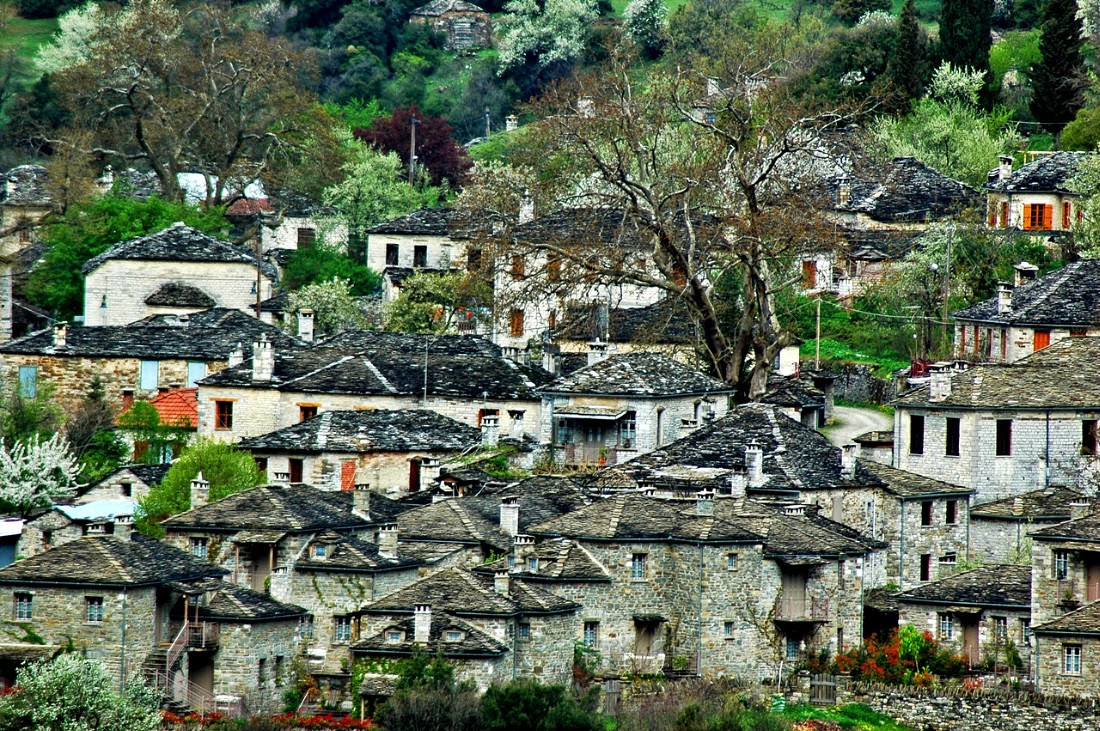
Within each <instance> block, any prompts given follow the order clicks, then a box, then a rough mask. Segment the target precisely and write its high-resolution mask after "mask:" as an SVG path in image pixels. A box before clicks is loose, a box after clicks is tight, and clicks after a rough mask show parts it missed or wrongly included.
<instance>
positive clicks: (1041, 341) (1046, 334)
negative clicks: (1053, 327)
mask: <svg viewBox="0 0 1100 731" xmlns="http://www.w3.org/2000/svg"><path fill="white" fill-rule="evenodd" d="M1048 345H1050V330H1036V331H1035V335H1034V336H1033V337H1032V349H1033V350H1042V349H1043V348H1045V347H1047V346H1048Z"/></svg>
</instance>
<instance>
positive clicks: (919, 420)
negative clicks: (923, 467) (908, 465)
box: [909, 414, 925, 455]
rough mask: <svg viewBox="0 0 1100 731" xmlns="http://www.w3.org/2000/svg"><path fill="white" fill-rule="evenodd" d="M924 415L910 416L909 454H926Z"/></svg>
mask: <svg viewBox="0 0 1100 731" xmlns="http://www.w3.org/2000/svg"><path fill="white" fill-rule="evenodd" d="M924 429H925V419H924V414H910V415H909V454H914V455H922V454H924Z"/></svg>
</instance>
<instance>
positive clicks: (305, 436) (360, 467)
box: [238, 409, 482, 495]
mask: <svg viewBox="0 0 1100 731" xmlns="http://www.w3.org/2000/svg"><path fill="white" fill-rule="evenodd" d="M481 436H482V435H481V430H479V429H476V428H474V427H472V426H468V425H466V424H463V423H461V422H458V421H455V420H454V419H451V418H448V417H446V416H442V415H440V414H437V413H435V412H433V411H420V410H400V411H387V410H379V409H371V410H363V411H325V412H324V413H322V414H320V415H318V416H314V417H312V418H308V419H305V420H304V421H302V422H300V423H298V424H295V425H294V426H288V427H285V428H283V429H278V430H276V431H273V432H269V433H267V434H261V435H259V436H255V437H246V438H245V439H242V440H241V441H240V442H238V446H240V447H241V448H242V449H247V450H249V451H250V452H252V454H253V455H254V456H255V457H256V460H257V463H258V464H259V465H260V466H261V468H262V469H264V470H266V473H267V474H268V476H269V479H273V480H275V481H276V482H278V481H288V482H308V483H309V484H311V485H313V486H315V487H318V488H320V489H322V490H352V489H354V488H355V486H356V485H369V486H370V487H371V489H373V490H376V491H378V492H381V493H385V494H391V495H396V494H398V493H400V494H405V493H409V492H418V491H420V490H422V489H425V488H426V487H429V486H431V484H432V480H433V479H434V477H435V476H436V475H437V474H438V468H439V464H440V462H441V461H444V460H446V459H447V458H448V457H451V456H454V455H456V454H458V453H461V452H464V451H467V450H470V449H471V448H473V447H476V446H477V445H479V444H481ZM276 475H283V476H285V480H279V479H277V478H276V477H275V476H276Z"/></svg>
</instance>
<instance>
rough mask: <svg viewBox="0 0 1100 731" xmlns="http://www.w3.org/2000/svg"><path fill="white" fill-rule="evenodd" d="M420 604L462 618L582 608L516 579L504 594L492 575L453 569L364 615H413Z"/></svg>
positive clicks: (398, 593)
mask: <svg viewBox="0 0 1100 731" xmlns="http://www.w3.org/2000/svg"><path fill="white" fill-rule="evenodd" d="M418 604H427V605H429V606H431V608H432V613H433V614H434V613H435V612H447V613H449V614H454V615H456V616H459V617H472V616H496V617H513V616H517V615H526V614H568V613H571V612H575V611H576V610H577V609H579V608H580V605H578V604H576V603H574V602H571V601H569V600H568V599H562V598H561V597H558V596H555V595H553V594H551V593H550V592H548V591H546V590H545V589H541V588H539V587H537V586H533V585H531V584H530V583H528V582H526V581H524V580H522V579H512V580H511V586H510V588H509V592H508V594H500V593H498V592H497V591H496V590H495V589H494V588H493V577H492V576H485V575H481V574H476V573H474V572H473V571H470V570H468V569H462V568H449V569H444V570H443V571H439V572H437V573H435V574H431V575H430V576H427V577H425V578H423V579H421V580H420V581H417V582H416V583H414V584H410V585H409V586H406V587H404V588H403V589H398V590H397V591H395V592H393V593H391V594H389V595H387V596H385V597H383V598H381V599H379V600H378V601H376V602H372V603H370V604H367V605H366V606H365V607H363V608H362V609H361V610H360V611H361V612H362V613H363V614H397V613H401V614H412V611H413V607H415V606H416V605H418Z"/></svg>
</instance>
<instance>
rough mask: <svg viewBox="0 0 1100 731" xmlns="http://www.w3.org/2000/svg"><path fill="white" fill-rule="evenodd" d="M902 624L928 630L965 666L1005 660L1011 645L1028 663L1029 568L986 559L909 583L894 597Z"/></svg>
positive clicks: (1029, 644) (1029, 658) (1029, 639)
mask: <svg viewBox="0 0 1100 731" xmlns="http://www.w3.org/2000/svg"><path fill="white" fill-rule="evenodd" d="M895 599H896V601H897V603H898V607H899V618H900V621H901V623H902V624H911V625H913V626H915V627H916V628H917V629H921V630H927V631H928V632H930V633H931V634H932V636H933V637H935V638H936V639H938V640H939V641H940V642H943V643H945V644H947V645H949V646H951V647H953V648H955V649H957V650H958V653H959V654H961V655H962V656H963V657H965V658H966V661H967V663H968V664H969V665H970V667H972V668H975V667H979V666H981V665H982V664H983V663H990V664H992V663H994V662H996V663H998V664H1002V665H1003V664H1007V660H1008V653H1009V650H1012V649H1014V650H1015V651H1016V652H1018V653H1019V655H1020V659H1021V660H1022V661H1023V668H1022V671H1023V672H1025V673H1026V672H1027V671H1028V670H1027V669H1028V668H1029V667H1030V665H1031V650H1032V647H1031V637H1030V633H1029V631H1028V630H1029V627H1030V622H1031V567H1030V566H1019V565H1014V564H987V565H984V566H978V567H976V568H973V569H969V570H967V571H962V572H960V573H957V574H953V575H951V576H948V577H946V578H942V579H939V580H938V581H933V582H931V583H928V584H923V585H921V586H918V587H915V588H912V589H910V590H908V591H905V592H902V593H901V594H898V595H897V596H896V597H895Z"/></svg>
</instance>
